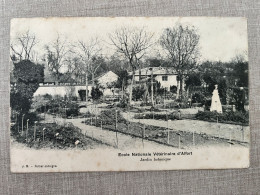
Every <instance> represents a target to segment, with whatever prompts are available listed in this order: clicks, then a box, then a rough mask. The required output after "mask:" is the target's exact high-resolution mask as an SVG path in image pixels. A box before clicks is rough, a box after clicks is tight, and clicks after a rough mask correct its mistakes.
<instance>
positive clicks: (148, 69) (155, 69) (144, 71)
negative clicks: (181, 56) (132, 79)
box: [129, 67, 177, 76]
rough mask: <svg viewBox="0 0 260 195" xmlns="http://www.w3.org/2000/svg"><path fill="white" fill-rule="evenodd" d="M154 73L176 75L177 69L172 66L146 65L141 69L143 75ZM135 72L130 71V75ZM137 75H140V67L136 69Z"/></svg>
mask: <svg viewBox="0 0 260 195" xmlns="http://www.w3.org/2000/svg"><path fill="white" fill-rule="evenodd" d="M152 70H153V74H154V75H176V74H177V73H176V71H175V70H174V69H173V68H171V67H146V68H142V69H141V76H146V75H147V76H149V75H151V74H152ZM132 74H133V72H129V75H132ZM135 75H136V76H138V75H139V69H138V70H136V71H135Z"/></svg>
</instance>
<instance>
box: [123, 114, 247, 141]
mask: <svg viewBox="0 0 260 195" xmlns="http://www.w3.org/2000/svg"><path fill="white" fill-rule="evenodd" d="M135 114H136V113H131V112H129V116H128V114H127V113H126V112H124V113H123V112H122V115H123V117H124V118H125V119H127V120H128V119H129V120H130V121H132V122H140V123H142V124H146V125H153V126H157V127H165V128H167V126H168V128H169V129H172V130H173V131H188V132H193V131H195V133H205V134H208V135H210V136H215V137H220V138H224V139H231V140H236V141H242V142H248V143H249V141H250V130H249V126H244V127H243V131H242V126H241V125H233V124H225V123H214V122H207V121H199V120H186V119H185V120H173V121H168V124H167V122H166V121H164V120H153V119H134V115H135Z"/></svg>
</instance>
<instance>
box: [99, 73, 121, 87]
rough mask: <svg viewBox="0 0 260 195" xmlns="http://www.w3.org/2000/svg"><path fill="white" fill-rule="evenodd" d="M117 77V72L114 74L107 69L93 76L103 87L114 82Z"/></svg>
mask: <svg viewBox="0 0 260 195" xmlns="http://www.w3.org/2000/svg"><path fill="white" fill-rule="evenodd" d="M117 79H118V76H117V74H115V73H114V72H112V71H108V72H106V73H104V74H102V75H101V76H99V77H97V78H95V80H96V81H98V84H99V85H101V86H102V87H104V88H108V87H110V86H111V85H112V84H113V83H115V82H116V81H117Z"/></svg>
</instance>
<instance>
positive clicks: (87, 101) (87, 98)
mask: <svg viewBox="0 0 260 195" xmlns="http://www.w3.org/2000/svg"><path fill="white" fill-rule="evenodd" d="M86 107H88V73H86Z"/></svg>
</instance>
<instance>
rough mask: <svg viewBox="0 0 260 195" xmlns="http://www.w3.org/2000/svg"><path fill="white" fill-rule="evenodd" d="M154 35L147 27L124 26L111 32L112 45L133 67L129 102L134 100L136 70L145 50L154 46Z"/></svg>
mask: <svg viewBox="0 0 260 195" xmlns="http://www.w3.org/2000/svg"><path fill="white" fill-rule="evenodd" d="M152 37H153V33H149V32H147V31H146V29H145V27H142V28H127V27H122V28H120V29H117V30H116V31H115V32H114V33H113V34H109V38H110V40H111V42H112V45H113V46H114V47H115V48H116V52H117V53H120V54H122V56H123V57H124V58H125V59H126V60H127V61H128V64H129V65H130V67H131V69H132V79H131V85H130V94H129V104H131V102H132V91H133V82H134V77H135V70H136V69H137V68H138V63H139V60H140V59H141V58H142V57H143V56H144V54H145V51H146V50H147V49H148V48H149V47H151V46H152V44H153V43H152Z"/></svg>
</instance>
